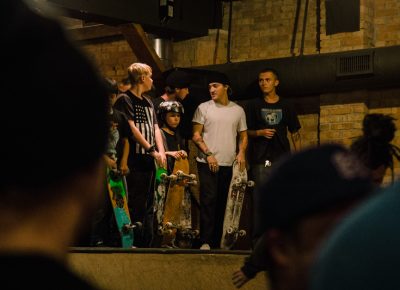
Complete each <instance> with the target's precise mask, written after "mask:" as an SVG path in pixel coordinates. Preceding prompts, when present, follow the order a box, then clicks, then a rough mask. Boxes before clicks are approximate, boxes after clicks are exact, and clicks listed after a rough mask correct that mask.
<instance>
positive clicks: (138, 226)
mask: <svg viewBox="0 0 400 290" xmlns="http://www.w3.org/2000/svg"><path fill="white" fill-rule="evenodd" d="M133 227H134V228H138V229H141V228H142V227H143V224H142V223H141V222H135V223H134V225H133Z"/></svg>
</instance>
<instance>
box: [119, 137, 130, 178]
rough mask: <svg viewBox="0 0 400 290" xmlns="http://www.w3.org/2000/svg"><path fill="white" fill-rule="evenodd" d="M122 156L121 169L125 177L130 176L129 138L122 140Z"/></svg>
mask: <svg viewBox="0 0 400 290" xmlns="http://www.w3.org/2000/svg"><path fill="white" fill-rule="evenodd" d="M122 144H123V145H122V156H121V162H120V164H119V167H120V168H119V169H120V170H121V173H122V174H123V175H126V174H128V172H129V167H128V156H129V141H128V138H123V139H122Z"/></svg>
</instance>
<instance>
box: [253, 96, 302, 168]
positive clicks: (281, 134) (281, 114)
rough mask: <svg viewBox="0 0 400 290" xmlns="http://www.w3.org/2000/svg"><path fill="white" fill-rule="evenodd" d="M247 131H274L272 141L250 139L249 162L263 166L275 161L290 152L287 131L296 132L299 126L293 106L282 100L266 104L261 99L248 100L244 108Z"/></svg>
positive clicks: (262, 138) (258, 138)
mask: <svg viewBox="0 0 400 290" xmlns="http://www.w3.org/2000/svg"><path fill="white" fill-rule="evenodd" d="M246 109H247V110H246V118H247V128H248V130H260V129H272V128H274V129H276V133H275V136H274V137H273V138H272V139H267V138H265V137H256V138H253V139H252V141H253V142H252V148H251V149H250V150H251V152H250V154H249V157H250V158H249V159H250V160H249V162H250V163H252V164H263V163H264V162H265V160H270V161H276V160H277V159H279V157H281V156H282V155H284V154H286V153H287V152H290V144H289V139H288V138H287V130H288V131H289V132H290V133H294V132H297V131H298V130H299V129H300V128H301V126H300V122H299V119H298V117H297V114H296V112H295V110H294V108H293V106H292V105H291V104H290V103H289V102H288V101H287V100H284V99H281V98H280V99H279V101H278V102H276V103H273V104H271V103H267V102H265V100H264V99H263V98H256V99H253V100H250V101H249V102H248V104H247V106H246Z"/></svg>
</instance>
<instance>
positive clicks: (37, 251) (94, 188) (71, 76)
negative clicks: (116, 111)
mask: <svg viewBox="0 0 400 290" xmlns="http://www.w3.org/2000/svg"><path fill="white" fill-rule="evenodd" d="M0 14H1V17H0V19H1V20H0V22H1V24H2V25H0V38H1V39H2V42H3V43H4V45H3V46H2V52H3V53H4V56H6V57H7V58H9V60H11V61H8V62H4V63H3V69H4V71H3V72H5V75H4V76H3V78H2V79H1V80H0V84H1V88H2V96H3V99H2V103H3V104H2V105H3V109H4V110H3V112H2V113H1V114H0V119H1V124H2V135H3V139H2V142H1V143H0V150H1V152H2V174H1V178H0V272H1V275H0V285H1V286H0V288H1V289H95V287H93V286H91V285H90V284H88V283H87V282H86V281H84V280H82V278H80V277H79V276H78V275H76V274H74V273H73V272H72V270H70V269H69V268H68V266H67V263H66V260H67V254H68V249H69V247H70V246H71V245H74V244H75V241H76V239H77V238H78V237H79V236H80V235H81V233H82V231H83V230H86V231H87V230H88V229H89V226H90V221H91V216H92V214H93V210H94V209H95V208H96V207H97V201H98V197H99V196H100V194H101V191H102V187H103V180H104V162H103V153H104V150H105V144H106V141H107V132H108V121H107V113H108V112H107V107H108V99H107V92H106V91H105V89H104V87H103V83H102V81H101V79H100V78H99V77H98V76H97V75H96V73H95V70H94V68H93V67H92V65H91V63H89V62H88V61H87V59H86V58H85V57H84V56H83V54H81V53H80V51H78V50H77V49H76V48H75V47H74V46H73V45H72V44H71V43H70V42H69V41H68V40H67V38H66V37H65V35H64V31H63V30H62V28H61V26H60V25H59V24H58V23H57V22H56V21H55V20H50V19H48V18H45V17H43V16H40V15H38V14H36V13H34V12H32V11H31V10H30V9H29V8H28V7H27V6H26V5H25V4H24V3H23V2H22V1H18V0H2V1H1V2H0ZM18 48H21V49H24V50H23V53H21V52H20V50H18ZM17 52H18V53H17ZM21 72H22V73H23V75H24V87H23V88H21V87H18V83H17V78H16V77H15V76H17V75H21ZM16 88H18V89H16Z"/></svg>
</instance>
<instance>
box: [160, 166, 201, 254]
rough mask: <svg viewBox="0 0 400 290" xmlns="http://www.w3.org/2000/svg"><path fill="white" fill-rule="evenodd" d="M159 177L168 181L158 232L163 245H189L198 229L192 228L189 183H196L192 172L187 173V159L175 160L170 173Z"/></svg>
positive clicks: (185, 246)
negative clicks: (161, 237)
mask: <svg viewBox="0 0 400 290" xmlns="http://www.w3.org/2000/svg"><path fill="white" fill-rule="evenodd" d="M160 177H161V179H163V180H165V181H166V182H168V191H167V195H166V199H165V204H164V212H163V216H162V222H161V223H160V224H159V234H160V235H162V236H163V240H162V246H163V247H181V248H188V247H191V241H192V240H193V239H195V238H196V237H197V236H198V234H199V231H198V230H194V229H192V220H191V199H190V192H189V185H190V184H197V178H196V175H194V174H189V161H188V160H187V159H179V160H176V161H175V165H174V169H173V171H172V174H171V175H168V174H166V173H163V174H161V176H160Z"/></svg>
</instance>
